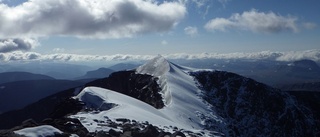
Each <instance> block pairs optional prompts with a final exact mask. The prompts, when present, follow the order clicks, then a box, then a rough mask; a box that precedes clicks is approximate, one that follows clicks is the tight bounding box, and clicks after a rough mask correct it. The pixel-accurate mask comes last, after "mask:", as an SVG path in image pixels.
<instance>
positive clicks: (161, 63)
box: [136, 55, 170, 77]
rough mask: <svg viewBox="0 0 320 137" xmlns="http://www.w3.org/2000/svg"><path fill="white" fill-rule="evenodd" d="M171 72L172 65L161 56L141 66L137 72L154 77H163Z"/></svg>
mask: <svg viewBox="0 0 320 137" xmlns="http://www.w3.org/2000/svg"><path fill="white" fill-rule="evenodd" d="M169 70H170V63H169V61H168V60H166V59H165V58H164V57H162V56H161V55H158V56H156V57H155V58H153V59H152V60H150V61H148V62H147V63H145V64H143V65H141V66H139V67H138V68H137V69H136V72H137V73H139V74H149V75H152V76H156V77H158V76H161V75H163V74H165V73H166V72H168V71H169Z"/></svg>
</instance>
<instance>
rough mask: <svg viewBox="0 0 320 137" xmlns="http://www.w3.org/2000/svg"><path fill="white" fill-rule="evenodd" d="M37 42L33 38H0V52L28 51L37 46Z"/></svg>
mask: <svg viewBox="0 0 320 137" xmlns="http://www.w3.org/2000/svg"><path fill="white" fill-rule="evenodd" d="M38 45H39V43H38V41H37V40H35V39H28V38H23V39H21V38H17V39H0V53H6V52H12V51H19V50H20V51H28V50H30V49H33V48H35V47H36V46H38Z"/></svg>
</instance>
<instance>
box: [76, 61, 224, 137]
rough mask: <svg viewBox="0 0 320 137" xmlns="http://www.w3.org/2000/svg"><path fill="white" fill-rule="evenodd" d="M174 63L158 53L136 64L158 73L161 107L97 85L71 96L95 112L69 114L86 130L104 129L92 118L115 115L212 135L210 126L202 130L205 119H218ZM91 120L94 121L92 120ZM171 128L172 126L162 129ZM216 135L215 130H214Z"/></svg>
mask: <svg viewBox="0 0 320 137" xmlns="http://www.w3.org/2000/svg"><path fill="white" fill-rule="evenodd" d="M189 70H190V69H188V68H183V67H180V66H178V65H175V64H172V63H170V62H168V61H167V60H166V59H164V58H163V57H161V56H157V57H156V58H154V59H153V60H151V61H149V62H147V63H146V64H144V65H142V66H140V67H138V68H137V69H136V73H138V74H149V75H152V76H155V77H158V78H159V79H158V83H160V86H161V88H162V91H161V92H162V94H163V98H164V101H165V106H164V107H163V108H162V109H155V108H154V107H152V106H150V105H148V104H146V103H144V102H142V101H139V100H137V99H134V98H131V97H129V96H126V95H123V94H120V93H117V92H114V91H111V90H106V89H101V88H97V87H87V88H85V89H84V90H83V91H82V92H81V93H80V94H79V95H78V96H76V97H75V98H77V99H79V100H81V101H83V102H85V103H86V104H87V106H88V107H93V108H96V109H99V110H100V111H99V112H92V113H86V112H84V113H83V112H80V113H78V114H77V115H73V116H71V117H72V118H78V119H80V121H81V122H82V123H83V125H84V126H85V127H86V128H87V129H88V130H89V131H92V132H94V131H96V130H103V129H105V130H108V129H106V128H103V127H101V126H100V127H99V126H98V124H97V123H95V122H94V119H99V120H101V121H107V120H108V119H111V120H116V119H118V118H127V119H130V120H136V121H140V122H144V121H148V123H150V124H153V125H156V126H158V127H162V128H164V127H177V128H179V129H183V130H185V131H192V132H194V133H200V132H203V133H204V136H213V134H215V135H216V132H214V130H210V131H206V130H205V127H206V125H205V124H208V123H207V122H205V121H206V120H208V119H209V120H210V121H214V122H212V123H214V124H216V125H221V123H222V121H223V120H222V119H221V118H219V117H218V116H216V115H215V114H214V113H213V112H212V110H211V109H210V106H209V105H208V103H206V102H205V101H203V99H202V98H201V97H200V96H199V95H200V93H201V91H200V90H199V89H198V88H197V86H196V84H195V82H194V79H193V77H191V76H189V74H188V73H187V72H186V71H189ZM94 123H95V124H94ZM164 130H166V131H168V132H170V131H171V132H172V129H164ZM219 130H221V129H220V128H219ZM218 135H219V133H218Z"/></svg>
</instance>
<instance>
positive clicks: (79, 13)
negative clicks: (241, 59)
mask: <svg viewBox="0 0 320 137" xmlns="http://www.w3.org/2000/svg"><path fill="white" fill-rule="evenodd" d="M186 12H187V11H186V7H185V4H184V3H182V2H179V1H171V2H168V1H167V2H163V3H159V2H157V1H154V0H29V1H27V2H25V3H23V4H20V5H18V6H15V7H9V6H8V5H5V4H2V3H0V18H1V20H0V24H1V25H0V38H19V37H41V36H51V35H55V36H57V35H58V36H75V37H81V38H121V37H131V36H134V35H136V34H143V33H150V32H165V31H169V30H170V29H171V28H172V27H174V26H175V25H176V24H177V23H179V21H180V20H181V19H182V18H184V16H185V15H186Z"/></svg>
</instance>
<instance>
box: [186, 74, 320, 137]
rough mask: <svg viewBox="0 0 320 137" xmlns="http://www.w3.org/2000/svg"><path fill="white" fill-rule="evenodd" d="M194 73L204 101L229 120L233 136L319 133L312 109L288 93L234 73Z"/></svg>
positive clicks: (317, 134) (228, 123)
mask: <svg viewBox="0 0 320 137" xmlns="http://www.w3.org/2000/svg"><path fill="white" fill-rule="evenodd" d="M190 74H191V75H192V76H194V77H195V79H196V81H198V84H199V88H201V89H202V90H203V91H204V92H203V95H201V96H202V97H203V98H204V100H206V101H207V102H208V103H209V104H210V105H212V109H213V110H214V111H215V112H217V113H218V115H219V116H221V117H222V118H223V119H225V121H226V126H227V129H228V130H229V131H228V132H227V133H226V134H227V135H229V136H256V135H263V136H319V129H320V127H319V125H320V124H319V123H317V122H316V117H314V114H313V113H312V111H310V109H309V108H307V107H305V106H303V105H301V104H299V103H298V102H297V101H296V99H295V98H293V97H292V96H290V95H289V94H287V93H286V92H282V91H280V90H277V89H274V88H271V87H269V86H266V85H264V84H262V83H258V82H256V81H254V80H252V79H248V78H244V77H242V76H239V75H237V74H234V73H228V72H223V71H200V72H193V73H190ZM207 128H209V129H210V128H211V127H207Z"/></svg>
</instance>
